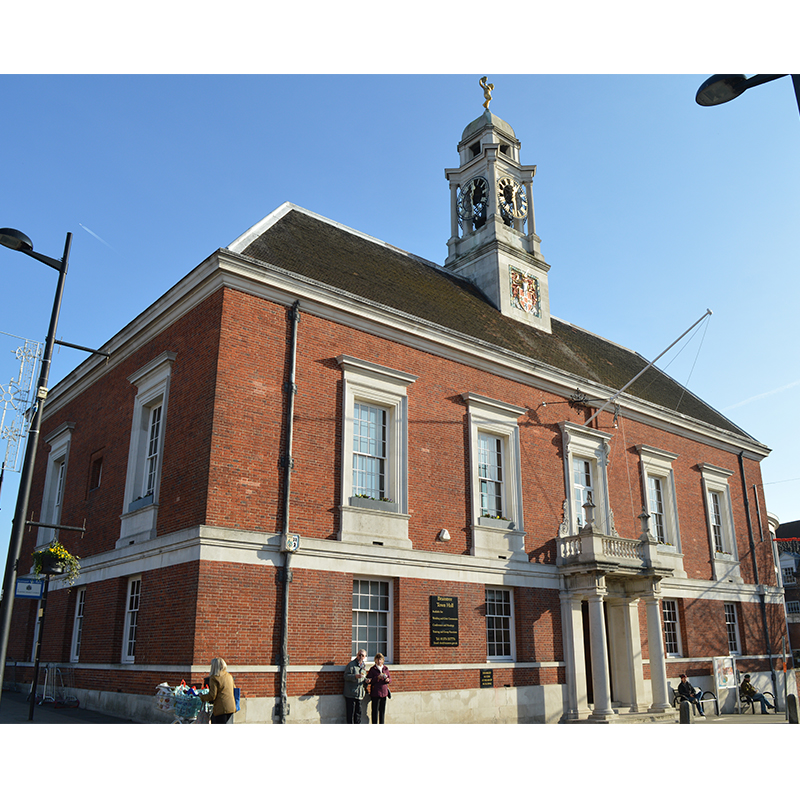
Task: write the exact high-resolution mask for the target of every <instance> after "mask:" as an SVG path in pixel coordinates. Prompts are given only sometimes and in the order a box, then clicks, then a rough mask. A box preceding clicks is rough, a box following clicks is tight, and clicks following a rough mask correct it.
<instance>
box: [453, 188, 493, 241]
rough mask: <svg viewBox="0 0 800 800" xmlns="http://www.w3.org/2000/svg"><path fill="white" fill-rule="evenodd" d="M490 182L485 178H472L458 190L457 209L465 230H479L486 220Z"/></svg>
mask: <svg viewBox="0 0 800 800" xmlns="http://www.w3.org/2000/svg"><path fill="white" fill-rule="evenodd" d="M488 207H489V184H488V182H487V181H486V179H485V178H472V180H470V181H468V182H467V183H466V184H465V185H464V186H462V187H461V188H460V189H459V191H458V200H457V205H456V211H457V212H458V219H459V222H461V226H462V227H463V228H464V230H465V231H469V230H477V229H478V228H480V227H481V226H482V225H483V224H484V223H485V222H486V214H487V211H488Z"/></svg>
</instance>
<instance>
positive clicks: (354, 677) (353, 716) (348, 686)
mask: <svg viewBox="0 0 800 800" xmlns="http://www.w3.org/2000/svg"><path fill="white" fill-rule="evenodd" d="M366 657H367V651H366V650H359V651H358V653H357V654H356V657H355V658H354V659H353V660H352V661H351V662H350V663H349V664H348V665H347V666H346V667H345V668H344V705H345V716H346V719H345V722H349V723H351V724H354V725H360V724H361V701H362V700H363V699H364V687H365V684H366V681H367V668H366V666H365V665H364V660H365V659H366Z"/></svg>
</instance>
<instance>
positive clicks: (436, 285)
mask: <svg viewBox="0 0 800 800" xmlns="http://www.w3.org/2000/svg"><path fill="white" fill-rule="evenodd" d="M242 253H243V255H245V256H250V257H251V258H255V259H257V260H259V261H263V262H266V263H269V264H272V265H275V266H277V267H280V268H282V269H285V270H288V271H290V272H294V273H297V274H299V275H303V276H306V277H308V278H311V279H313V280H315V281H319V282H320V283H323V284H327V285H329V286H332V287H336V288H337V289H342V290H344V291H346V292H349V293H351V294H353V295H357V296H360V297H363V298H365V299H366V300H371V301H374V302H376V303H380V304H381V305H384V306H388V307H390V308H394V309H397V310H398V311H402V312H404V313H406V314H410V315H413V316H415V317H418V318H421V319H423V320H428V321H431V322H435V323H437V324H438V325H441V326H444V327H445V328H449V329H451V330H453V331H456V332H459V333H462V334H467V335H468V336H471V337H474V338H476V339H479V340H482V341H484V342H487V343H489V344H492V345H497V346H499V347H503V348H505V349H507V350H510V351H512V352H515V353H519V354H521V355H523V356H527V357H530V358H533V359H536V360H537V361H541V362H544V363H545V364H548V365H551V366H553V367H556V368H558V369H560V370H564V371H566V372H569V373H572V374H573V375H575V376H576V386H577V385H578V384H579V383H580V379H588V380H591V381H595V382H597V383H600V384H603V385H605V386H608V387H611V388H612V389H613V390H614V391H613V392H611V393H610V394H609V396H611V395H612V394H613V393H614V392H615V391H617V390H618V389H620V388H622V386H624V385H625V384H626V383H627V382H628V381H629V380H630V379H631V378H633V377H634V375H636V373H637V372H639V371H640V370H641V369H642V368H644V367H645V366H646V364H647V362H648V359H645V358H643V357H642V356H640V355H639V354H637V353H634V352H632V351H631V350H628V349H627V348H624V347H621V346H619V345H616V344H614V343H613V342H609V341H608V340H606V339H603V338H601V337H599V336H596V335H594V334H592V333H589V332H588V331H585V330H582V329H581V328H578V327H575V326H574V325H571V324H569V323H566V322H562V321H561V320H558V319H556V318H552V333H551V334H548V333H545V332H543V331H539V330H536V329H535V328H531V327H529V326H527V325H525V324H523V323H520V322H517V321H515V320H513V319H510V318H508V317H505V316H503V315H502V314H501V313H500V312H499V311H497V310H496V309H495V308H494V306H492V305H491V303H490V302H489V301H488V300H487V298H486V297H485V295H484V294H483V293H482V292H481V291H480V290H479V289H478V288H477V287H475V286H473V285H472V284H471V283H469V282H468V281H466V280H464V279H462V278H460V277H458V276H456V275H454V274H452V273H449V272H447V271H446V270H444V269H443V268H440V267H436V266H434V265H432V264H431V263H430V262H428V261H425V260H424V259H421V258H418V257H416V256H413V255H411V254H409V253H405V252H403V251H399V250H397V249H395V248H392V247H390V246H388V245H385V244H383V243H380V242H377V241H375V240H370V239H367V238H364V237H363V236H360V235H358V234H357V233H355V232H352V231H349V230H347V229H343V228H341V227H338V226H336V225H333V224H331V223H329V222H325V221H324V220H322V219H321V218H318V217H315V216H310V215H308V214H306V213H302V211H299V210H297V209H292V210H290V211H289V212H288V213H286V214H285V215H284V216H282V217H281V218H280V219H278V220H277V222H275V223H274V224H272V225H271V226H270V227H269V228H267V229H266V230H265V231H264V232H263V233H262V234H261V235H260V236H258V237H257V238H256V239H254V240H253V241H252V242H250V243H249V244H248V245H247V246H246V247H245V248H244V250H242ZM583 391H586V389H585V387H584V388H583ZM626 394H630V395H633V396H635V397H638V398H640V399H642V400H646V401H649V402H651V403H655V404H657V405H659V406H661V407H663V408H666V409H670V410H675V409H676V408H677V409H678V411H679V413H681V414H684V415H686V416H689V417H692V418H694V419H696V420H700V421H702V422H706V423H709V424H711V425H713V426H715V427H717V428H721V429H723V430H726V431H730V432H734V433H736V434H738V435H740V436H741V435H744V436H746V437H747V438H750V439H752V437H749V436H748V434H746V433H745V432H744V431H742V430H741V428H738V427H737V426H736V425H734V424H733V423H732V422H731V421H730V420H728V419H727V418H726V417H724V416H723V415H722V414H720V413H719V412H717V411H715V410H714V409H713V408H711V406H709V405H707V404H706V403H704V402H703V401H702V400H700V399H699V398H698V397H696V396H695V395H694V394H692V393H691V392H689V391H688V390H684V388H683V387H682V386H681V385H680V384H679V383H677V382H676V381H674V380H673V379H672V378H670V377H669V376H668V375H666V374H664V373H663V372H661V371H660V370H658V369H657V368H656V367H652V368H651V369H650V370H648V371H647V372H646V373H645V374H644V375H643V376H642V377H641V378H640V379H639V380H637V381H636V382H635V383H634V384H633V385H632V386H631V387H629V388H628V389H627V390H626ZM602 399H603V400H605V399H607V397H603V398H602Z"/></svg>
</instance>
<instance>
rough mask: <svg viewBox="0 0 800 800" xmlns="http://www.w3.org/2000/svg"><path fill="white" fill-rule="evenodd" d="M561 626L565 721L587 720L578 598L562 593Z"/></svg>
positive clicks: (581, 629)
mask: <svg viewBox="0 0 800 800" xmlns="http://www.w3.org/2000/svg"><path fill="white" fill-rule="evenodd" d="M561 626H562V634H561V635H562V641H563V643H564V662H565V663H566V679H567V708H566V712H565V714H564V718H565V719H567V720H577V719H586V717H587V716H589V700H588V694H587V691H586V655H585V653H584V649H583V614H582V613H581V599H580V597H576V596H574V595H571V594H569V593H567V592H562V594H561Z"/></svg>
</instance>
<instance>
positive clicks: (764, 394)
mask: <svg viewBox="0 0 800 800" xmlns="http://www.w3.org/2000/svg"><path fill="white" fill-rule="evenodd" d="M798 384H800V381H792V382H791V383H787V384H786V386H779V387H778V388H777V389H770V390H769V391H768V392H762V393H761V394H756V395H753V397H748V398H747V399H746V400H740V401H739V402H738V403H734V404H733V405H732V406H727V407H726V408H723V409H722V410H723V411H730V410H731V409H733V408H739V406H744V405H747V404H748V403H752V402H753V401H755V400H762V399H763V398H765V397H769V396H770V395H773V394H778V392H785V391H786V390H787V389H791V388H792V386H797V385H798Z"/></svg>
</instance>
